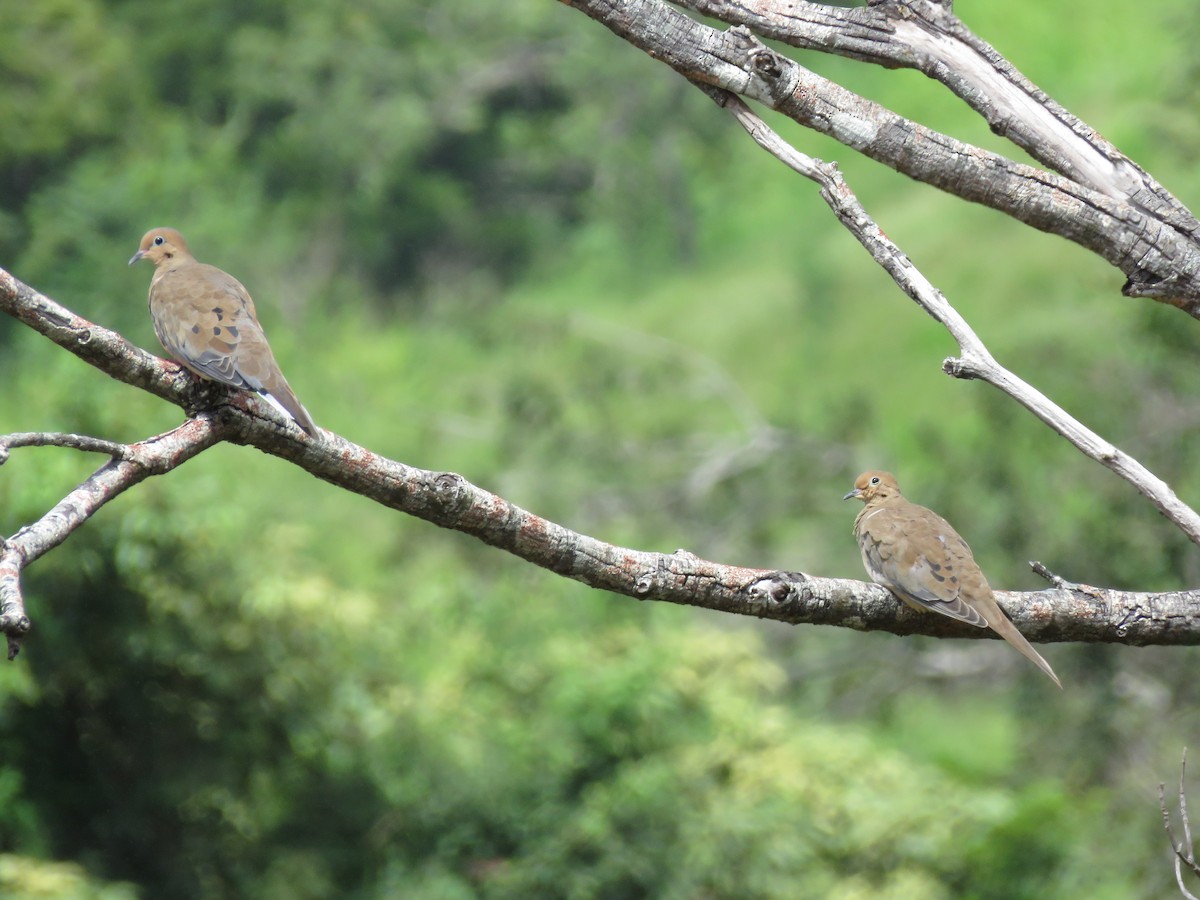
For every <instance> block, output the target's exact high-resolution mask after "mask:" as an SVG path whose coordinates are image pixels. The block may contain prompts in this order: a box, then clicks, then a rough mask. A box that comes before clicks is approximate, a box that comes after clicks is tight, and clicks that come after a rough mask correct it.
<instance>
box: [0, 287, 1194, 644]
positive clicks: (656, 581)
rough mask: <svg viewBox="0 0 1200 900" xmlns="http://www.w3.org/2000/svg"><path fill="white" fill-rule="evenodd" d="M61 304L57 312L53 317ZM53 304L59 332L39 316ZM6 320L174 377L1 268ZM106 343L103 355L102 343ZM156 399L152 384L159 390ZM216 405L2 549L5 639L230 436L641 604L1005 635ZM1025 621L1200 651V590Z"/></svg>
mask: <svg viewBox="0 0 1200 900" xmlns="http://www.w3.org/2000/svg"><path fill="white" fill-rule="evenodd" d="M47 304H52V305H51V306H50V307H48V306H47ZM31 308H33V309H45V308H52V309H55V310H56V311H57V312H56V314H55V317H54V319H53V320H52V321H50V322H49V323H46V322H40V321H37V319H36V316H35V315H33V314H31V313H30V309H31ZM0 310H3V311H5V312H8V313H10V314H12V315H15V316H17V318H20V319H22V321H25V320H30V319H32V320H33V324H35V325H37V326H38V330H39V331H43V330H49V331H52V332H54V333H56V334H57V329H59V328H60V327H61V322H63V321H70V322H71V323H73V324H72V328H74V329H78V330H82V331H86V332H89V333H95V334H103V335H105V340H104V341H103V342H102V343H97V342H93V341H87V342H82V343H80V342H76V341H73V340H69V339H68V340H65V341H62V342H61V343H63V345H64V346H66V347H67V348H68V349H70V350H71V351H72V352H74V353H76V354H77V355H79V356H81V357H84V358H85V359H89V361H91V360H93V359H95V360H96V361H95V363H94V364H96V365H97V366H98V367H99V368H101V369H103V370H104V371H108V372H122V371H125V372H128V373H129V375H128V377H129V378H130V379H139V378H140V377H141V373H142V372H143V371H145V370H147V369H148V370H150V371H152V372H164V373H165V372H170V367H171V364H169V363H166V362H164V361H161V360H156V361H154V363H153V364H149V365H146V366H143V365H142V360H143V359H145V358H146V357H148V354H145V353H144V352H143V351H141V350H139V349H137V348H136V347H133V346H132V345H130V344H128V343H126V342H125V341H124V340H123V339H121V338H120V336H119V335H116V334H115V333H113V332H106V331H105V330H104V329H99V328H97V327H96V326H94V325H92V323H90V322H87V321H86V320H83V319H80V318H79V317H77V316H75V315H74V314H73V313H71V312H70V311H68V310H65V309H63V308H62V307H60V306H58V305H57V304H53V301H49V300H47V299H46V298H44V297H42V296H41V295H39V294H37V293H36V292H35V291H32V290H30V289H29V288H27V287H25V286H24V285H21V284H20V282H18V281H17V280H16V279H14V278H12V276H11V275H9V274H8V273H6V272H3V271H2V270H0ZM98 346H103V350H102V351H101V352H99V353H98V352H97V347H98ZM143 380H145V381H146V382H147V384H149V385H151V386H152V388H153V392H155V393H160V394H162V395H165V397H166V399H169V400H171V401H172V402H174V403H177V404H179V405H181V406H188V405H189V404H192V403H194V402H195V400H196V398H197V397H203V396H204V393H203V392H204V390H211V389H212V388H211V386H210V387H209V388H204V387H203V386H198V385H197V384H196V382H195V380H194V379H193V377H192V376H190V375H182V376H179V377H164V378H161V379H157V378H150V379H143ZM146 389H147V390H150V389H151V387H147V388H146ZM209 399H210V400H212V402H213V403H214V408H213V409H211V410H208V411H205V412H203V413H202V414H201V415H200V417H199V418H196V419H192V420H189V421H188V422H185V423H184V424H183V425H180V426H179V427H178V428H176V429H175V430H173V431H171V432H169V433H167V434H165V435H161V436H159V437H156V438H151V439H149V440H147V441H143V442H141V443H138V444H131V445H128V446H127V447H126V448H125V450H124V451H122V452H119V453H116V454H114V456H116V457H117V458H116V459H113V460H111V461H109V462H107V463H106V464H105V465H103V466H101V467H100V469H98V470H97V471H96V472H95V473H94V474H93V475H92V476H91V477H90V478H88V479H87V481H85V482H84V483H83V484H82V485H80V486H79V487H78V488H76V489H75V490H74V491H72V492H71V493H69V494H68V495H67V496H66V497H64V498H63V500H62V501H61V502H60V503H58V504H57V505H56V506H55V507H54V509H52V510H50V511H49V512H48V513H47V514H46V515H45V516H43V517H42V518H41V519H39V520H38V521H37V522H35V523H34V524H32V525H30V526H27V527H26V528H23V529H21V530H20V531H19V532H17V533H16V534H15V535H13V536H12V537H11V538H9V539H8V540H6V541H2V542H0V629H3V630H5V631H6V633H7V634H9V635H10V637H12V638H16V637H18V636H19V635H21V634H23V633H24V632H25V631H26V630H28V627H29V620H28V618H27V617H26V615H25V609H24V604H23V601H22V597H21V590H20V574H21V571H22V569H23V568H24V567H25V566H26V565H28V563H29V562H31V561H32V560H34V559H36V558H38V557H39V556H41V555H43V554H45V553H46V552H47V551H49V550H50V549H52V548H53V547H55V546H57V545H58V544H59V543H61V542H62V541H63V540H65V539H66V538H67V536H68V535H70V534H71V533H72V532H73V531H74V530H75V529H76V528H78V527H79V526H80V525H81V524H82V523H83V522H84V521H86V519H87V518H88V517H89V516H91V515H92V514H93V513H95V511H96V510H98V509H99V508H100V507H101V506H102V505H103V504H105V503H107V502H108V501H109V500H111V499H113V498H114V497H116V496H117V495H119V494H120V493H122V492H123V491H125V490H127V489H128V488H129V487H131V486H133V485H134V484H137V483H138V482H140V481H142V480H144V479H145V478H147V477H150V476H151V475H158V474H163V473H165V472H168V471H171V470H172V469H174V468H175V467H177V466H178V465H180V464H182V463H183V462H185V461H187V460H188V459H190V458H192V457H193V456H195V455H197V454H199V453H201V452H203V451H204V450H205V449H207V448H208V447H210V446H213V445H214V444H215V443H217V442H218V441H221V440H226V441H230V442H233V443H239V444H244V445H247V446H252V447H255V448H257V449H259V450H261V451H263V452H265V453H269V454H271V455H274V456H278V457H280V458H282V459H286V460H288V461H290V462H292V463H295V464H296V465H298V466H300V467H301V468H303V469H305V470H306V471H308V472H310V473H311V474H313V475H315V476H316V477H318V478H320V479H322V480H324V481H327V482H329V483H330V484H334V485H337V486H338V487H342V488H345V489H346V490H349V491H353V492H354V493H357V494H361V495H363V496H364V497H368V498H370V499H372V500H374V501H376V502H377V503H380V504H382V505H384V506H387V507H390V508H392V509H396V510H399V511H401V512H404V513H407V514H409V515H412V516H416V517H417V518H421V519H424V520H426V521H428V522H432V523H434V524H436V525H439V526H441V527H444V528H450V529H454V530H456V531H460V532H463V533H465V534H469V535H472V536H474V537H476V538H478V539H479V540H481V541H483V542H484V543H487V544H490V545H492V546H494V547H497V548H500V549H502V550H505V551H507V552H509V553H511V554H513V555H514V556H517V557H519V558H521V559H523V560H526V561H528V562H531V563H533V564H535V565H538V566H541V567H542V568H545V569H549V570H550V571H552V572H556V573H558V574H560V575H563V576H565V577H568V578H572V579H574V580H576V581H580V582H582V583H584V584H587V585H590V586H591V587H595V588H599V589H602V590H607V591H612V592H614V593H618V594H623V595H625V596H629V597H634V598H636V599H639V600H660V601H665V602H669V603H678V604H682V605H687V606H700V607H704V608H707V609H714V610H720V611H723V612H728V613H736V614H739V615H748V616H755V617H758V618H764V619H774V620H776V621H780V622H789V623H793V624H801V623H803V624H814V625H836V626H841V627H846V628H853V629H855V630H860V631H868V630H871V631H874V630H882V631H889V632H892V633H894V634H928V635H935V636H941V637H965V638H974V639H981V638H982V639H987V638H994V637H995V635H994V634H992V632H991V631H989V630H986V629H978V628H971V627H969V626H964V625H960V624H958V623H956V622H954V621H953V620H951V619H948V618H945V617H942V616H928V615H922V614H921V613H918V612H916V611H914V610H911V609H909V608H908V607H906V606H904V605H903V604H901V603H898V602H897V601H896V599H895V598H894V597H893V596H892V595H891V594H890V593H888V592H887V591H886V590H884V589H883V588H881V587H879V586H878V585H874V584H865V583H863V582H861V581H851V580H844V579H836V578H819V577H815V576H811V575H807V574H804V573H792V572H778V571H774V570H767V569H752V568H746V567H742V566H728V565H722V564H720V563H715V562H709V561H707V560H702V559H700V558H698V557H696V556H694V555H692V554H691V553H688V552H687V551H683V550H678V551H676V552H674V553H656V552H651V551H644V550H633V549H629V548H625V547H617V546H614V545H612V544H607V543H604V542H603V541H599V540H596V539H595V538H591V537H588V536H586V535H583V534H579V533H577V532H574V531H571V530H570V529H568V528H565V527H563V526H562V525H558V524H555V523H553V522H549V521H547V520H546V519H543V518H541V517H539V516H536V515H534V514H533V513H531V512H529V511H527V510H524V509H521V508H520V507H518V506H516V505H514V504H512V503H510V502H508V501H507V500H505V499H503V498H502V497H498V496H496V495H495V494H492V493H490V492H488V491H486V490H484V489H482V488H480V487H477V486H476V485H473V484H471V483H470V482H468V481H467V480H466V479H464V478H462V477H461V476H459V475H456V474H454V473H450V472H435V471H429V470H424V469H417V468H414V467H412V466H407V465H404V464H403V463H400V462H396V461H394V460H389V459H386V458H384V457H381V456H379V455H377V454H375V453H372V452H371V451H370V450H367V449H366V448H364V447H360V446H358V445H357V444H353V443H351V442H349V441H347V440H344V439H343V438H341V437H339V436H337V435H334V434H332V433H329V432H326V433H324V434H323V435H322V437H321V438H318V439H308V438H306V437H305V436H304V435H302V434H301V433H300V432H299V431H298V430H297V429H295V428H294V427H292V426H290V425H288V424H286V423H284V422H282V421H281V420H280V419H279V417H278V415H277V414H276V413H275V412H274V410H273V409H272V408H271V407H270V406H268V405H267V404H266V403H263V402H261V401H259V400H257V399H256V398H254V397H253V396H251V395H248V394H246V393H244V392H236V391H235V392H230V391H228V390H227V389H225V388H217V389H215V390H213V392H212V394H211V396H210V397H209ZM997 599H998V600H999V601H1000V603H1001V604H1002V605H1004V607H1005V610H1006V611H1007V612H1008V613H1009V615H1010V616H1011V618H1012V619H1013V621H1014V622H1015V623H1016V624H1017V626H1018V627H1019V628H1020V629H1021V631H1022V632H1024V633H1025V634H1026V635H1027V636H1028V637H1029V638H1030V639H1031V640H1034V641H1063V640H1071V641H1100V642H1120V643H1126V644H1132V645H1143V644H1196V643H1200V602H1198V599H1200V598H1198V596H1197V595H1195V594H1189V593H1168V594H1136V593H1130V592H1122V591H1107V592H1104V593H1103V594H1102V595H1100V596H1090V595H1088V594H1086V593H1077V592H1070V591H1039V592H1036V593H1032V594H1006V593H999V594H998V596H997Z"/></svg>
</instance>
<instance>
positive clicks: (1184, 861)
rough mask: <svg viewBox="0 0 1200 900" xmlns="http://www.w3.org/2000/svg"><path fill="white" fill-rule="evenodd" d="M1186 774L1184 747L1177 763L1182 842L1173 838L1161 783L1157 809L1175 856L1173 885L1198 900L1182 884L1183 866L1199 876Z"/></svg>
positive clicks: (1185, 748)
mask: <svg viewBox="0 0 1200 900" xmlns="http://www.w3.org/2000/svg"><path fill="white" fill-rule="evenodd" d="M1186 773H1187V747H1184V748H1183V758H1182V759H1181V760H1180V763H1179V819H1180V822H1181V824H1182V825H1183V840H1182V841H1181V840H1179V839H1177V838H1176V837H1175V828H1174V826H1173V825H1172V824H1171V812H1170V810H1168V809H1167V800H1166V785H1164V784H1162V783H1161V782H1160V783H1159V785H1158V808H1159V809H1160V810H1162V817H1163V827H1164V828H1165V829H1166V830H1167V837H1168V838H1169V839H1170V841H1171V849H1172V850H1173V851H1174V854H1175V855H1174V861H1175V883H1176V884H1178V885H1179V892H1180V893H1181V894H1183V896H1184V897H1186V898H1187V900H1200V897H1197V896H1196V895H1195V894H1193V893H1192V892H1191V891H1189V890H1188V889H1187V885H1185V884H1184V883H1183V867H1184V866H1185V865H1186V866H1187V867H1188V868H1189V869H1190V870H1191V871H1192V873H1193V874H1195V875H1198V876H1200V864H1197V863H1196V856H1195V851H1194V850H1193V848H1192V829H1191V825H1190V824H1189V823H1188V811H1187V791H1186V789H1185V786H1184V778H1185V775H1186Z"/></svg>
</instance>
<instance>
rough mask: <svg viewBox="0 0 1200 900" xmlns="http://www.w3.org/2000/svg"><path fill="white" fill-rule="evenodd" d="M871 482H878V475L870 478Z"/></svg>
mask: <svg viewBox="0 0 1200 900" xmlns="http://www.w3.org/2000/svg"><path fill="white" fill-rule="evenodd" d="M871 484H879V476H878V475H876V476H875V477H874V478H872V479H871Z"/></svg>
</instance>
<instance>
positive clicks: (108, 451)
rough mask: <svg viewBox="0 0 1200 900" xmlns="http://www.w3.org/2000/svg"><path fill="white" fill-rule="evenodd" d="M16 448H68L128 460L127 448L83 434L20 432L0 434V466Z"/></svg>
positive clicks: (123, 445)
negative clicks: (9, 452)
mask: <svg viewBox="0 0 1200 900" xmlns="http://www.w3.org/2000/svg"><path fill="white" fill-rule="evenodd" d="M17 447H69V448H71V449H73V450H83V451H84V452H87V453H103V454H105V455H107V456H111V457H113V459H128V458H129V447H128V446H127V445H125V444H118V443H115V442H114V441H105V440H101V439H100V438H94V437H88V436H87V435H85V434H60V433H57V432H52V431H21V432H16V433H15V434H0V466H2V465H4V463H6V462H7V461H8V451H9V450H12V449H14V448H17Z"/></svg>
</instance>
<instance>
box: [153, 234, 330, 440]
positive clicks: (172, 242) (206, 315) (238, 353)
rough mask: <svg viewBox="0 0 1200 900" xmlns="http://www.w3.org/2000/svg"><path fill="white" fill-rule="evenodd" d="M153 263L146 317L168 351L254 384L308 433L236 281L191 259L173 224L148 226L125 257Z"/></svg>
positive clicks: (189, 363) (215, 374) (246, 385)
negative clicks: (134, 248) (170, 225)
mask: <svg viewBox="0 0 1200 900" xmlns="http://www.w3.org/2000/svg"><path fill="white" fill-rule="evenodd" d="M139 259H148V260H150V261H151V262H152V263H154V277H153V278H152V279H151V280H150V317H151V318H152V319H153V320H154V333H155V334H156V335H157V336H158V340H159V342H160V343H161V344H162V345H163V347H164V348H165V349H166V351H167V352H168V353H169V354H171V356H172V357H173V358H174V359H175V360H176V361H177V362H179V363H181V364H182V365H184V366H185V367H186V368H188V369H190V370H191V371H193V372H195V373H196V374H197V375H199V376H200V377H202V378H208V379H211V380H212V381H219V382H221V383H222V384H228V385H232V386H233V387H236V388H242V389H243V390H248V391H257V392H258V393H260V394H262V395H263V396H264V397H266V398H267V400H269V401H270V402H271V403H272V404H273V405H274V406H275V407H277V408H278V409H279V411H280V412H282V413H284V414H285V415H287V416H288V417H289V418H291V419H293V420H294V421H295V422H296V424H297V425H299V426H300V427H301V428H302V429H304V431H305V432H307V433H308V434H309V435H310V436H312V437H316V435H317V426H316V424H315V423H314V422H313V420H312V417H311V416H310V415H309V414H308V410H306V409H305V408H304V407H303V406H301V405H300V401H299V400H297V399H296V395H295V394H294V393H292V389H291V387H290V386H289V385H288V383H287V379H285V378H284V377H283V373H282V372H280V371H279V364H278V363H277V362H275V355H274V354H273V353H271V347H270V346H269V345H268V344H267V336H266V335H265V334H263V330H262V326H261V325H259V324H258V316H257V315H256V314H255V312H254V301H253V300H251V299H250V294H249V292H248V291H247V290H246V289H245V288H244V287H242V284H241V282H240V281H238V280H237V279H236V278H234V277H233V276H232V275H228V274H226V273H225V272H222V271H221V270H220V269H218V268H217V267H216V266H210V265H206V264H205V263H202V262H197V261H196V259H195V257H193V256H192V254H191V251H189V250H188V246H187V242H186V241H184V239H183V235H182V234H180V233H179V232H178V231H176V230H175V229H174V228H152V229H151V230H150V231H147V232H146V234H145V236H144V237H143V238H142V242H141V244H139V245H138V251H137V253H135V254H133V258H132V259H130V260H129V264H130V265H131V266H132V265H133V264H134V263H135V262H137V261H138V260H139Z"/></svg>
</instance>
